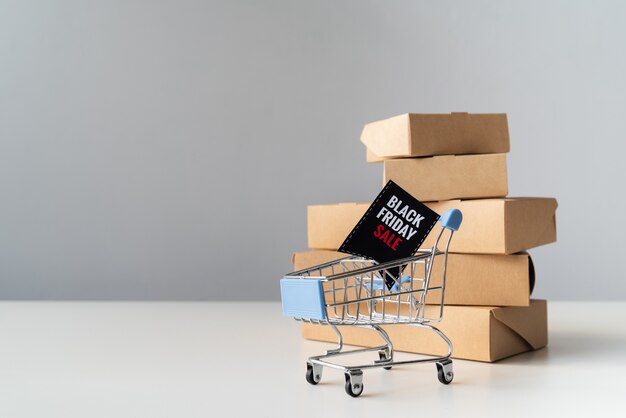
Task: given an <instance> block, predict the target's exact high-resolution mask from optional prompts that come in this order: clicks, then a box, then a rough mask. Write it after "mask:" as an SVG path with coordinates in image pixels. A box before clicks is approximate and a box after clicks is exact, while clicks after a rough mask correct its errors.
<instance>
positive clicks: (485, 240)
mask: <svg viewBox="0 0 626 418" xmlns="http://www.w3.org/2000/svg"><path fill="white" fill-rule="evenodd" d="M369 205H370V204H369V203H339V204H332V205H313V206H309V207H308V210H307V231H308V245H309V248H311V249H319V250H337V249H338V248H339V246H341V244H342V243H343V241H344V240H345V238H346V237H347V236H348V234H349V233H350V231H351V230H352V228H354V226H355V225H356V224H357V223H358V221H359V220H360V219H361V217H362V216H363V214H364V213H365V211H366V210H367V208H368V207H369ZM426 206H428V207H430V208H431V209H433V210H434V211H435V212H437V213H439V214H440V215H441V214H443V213H444V212H445V211H446V210H448V209H450V208H457V209H460V210H461V212H463V223H462V225H461V229H460V230H459V231H458V232H456V233H455V234H454V237H453V238H452V242H451V243H450V252H455V253H470V254H514V253H517V252H520V251H525V250H528V249H530V248H534V247H538V246H540V245H543V244H548V243H551V242H554V241H556V208H557V202H556V199H553V198H541V197H518V198H503V199H479V200H447V201H442V202H427V203H426ZM438 230H439V226H435V228H433V231H435V233H433V232H431V234H430V235H429V236H428V237H427V238H426V240H425V241H424V244H423V246H422V247H423V248H429V247H432V246H433V244H434V241H435V238H436V236H437V234H436V232H437V231H438Z"/></svg>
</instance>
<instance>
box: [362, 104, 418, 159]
mask: <svg viewBox="0 0 626 418" xmlns="http://www.w3.org/2000/svg"><path fill="white" fill-rule="evenodd" d="M361 142H363V143H364V144H365V146H366V147H367V148H368V149H369V150H370V151H371V152H372V153H373V154H374V155H376V156H378V157H394V156H401V155H408V154H410V151H411V150H410V141H409V114H408V113H405V114H403V115H399V116H394V117H392V118H389V119H385V120H384V121H378V122H371V123H368V124H367V125H365V126H364V127H363V132H361Z"/></svg>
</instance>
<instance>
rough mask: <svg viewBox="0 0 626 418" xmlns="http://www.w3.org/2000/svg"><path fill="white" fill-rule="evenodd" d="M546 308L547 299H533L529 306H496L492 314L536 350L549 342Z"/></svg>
mask: <svg viewBox="0 0 626 418" xmlns="http://www.w3.org/2000/svg"><path fill="white" fill-rule="evenodd" d="M546 309H547V304H546V301H545V300H537V299H533V300H531V302H530V306H529V307H506V308H494V309H493V311H492V312H491V314H492V315H493V317H494V318H495V319H496V320H498V321H500V322H501V323H503V324H504V325H506V326H507V327H509V328H510V329H511V330H512V331H513V332H515V333H516V334H517V335H519V336H520V337H522V338H523V339H524V341H526V342H527V343H528V344H529V345H530V346H531V347H532V348H533V349H535V350H536V349H538V348H541V347H544V346H545V345H546V344H547V323H546V321H545V318H546Z"/></svg>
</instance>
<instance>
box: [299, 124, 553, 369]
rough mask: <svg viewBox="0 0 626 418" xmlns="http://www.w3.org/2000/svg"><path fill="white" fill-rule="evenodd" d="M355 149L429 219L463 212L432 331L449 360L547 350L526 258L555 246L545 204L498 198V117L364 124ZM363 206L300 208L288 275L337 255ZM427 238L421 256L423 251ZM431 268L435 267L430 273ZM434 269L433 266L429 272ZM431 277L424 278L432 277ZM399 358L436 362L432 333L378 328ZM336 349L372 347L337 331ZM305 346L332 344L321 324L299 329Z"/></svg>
mask: <svg viewBox="0 0 626 418" xmlns="http://www.w3.org/2000/svg"><path fill="white" fill-rule="evenodd" d="M361 141H362V142H363V143H364V144H365V146H366V147H367V160H368V161H369V162H382V164H383V166H384V181H383V184H384V183H386V182H387V181H388V180H393V181H394V182H396V183H397V184H399V185H400V186H401V187H402V188H404V189H405V190H407V191H408V192H409V193H411V194H412V195H413V196H414V197H416V198H417V199H419V200H421V201H422V202H424V203H425V204H426V205H427V206H429V207H430V208H431V209H433V210H434V211H435V212H437V213H439V214H442V213H444V212H445V211H446V209H448V208H458V209H460V210H461V211H462V212H463V224H462V226H461V229H460V230H459V231H458V232H457V233H456V234H455V235H454V238H453V239H452V242H451V245H450V255H449V258H448V270H447V281H446V294H445V305H446V306H445V308H444V313H443V320H442V322H441V323H440V324H439V328H440V329H441V330H442V331H443V332H444V333H445V334H446V335H447V336H448V337H449V338H450V339H451V340H452V343H453V345H454V353H453V357H456V358H464V359H471V360H481V361H496V360H499V359H501V358H504V357H508V356H511V355H514V354H518V353H522V352H525V351H529V350H534V349H538V348H541V347H544V346H545V345H546V344H547V339H548V335H547V334H548V333H547V306H546V301H545V300H532V299H530V294H531V292H532V290H533V286H534V282H535V271H534V267H533V262H532V260H531V258H530V255H529V254H528V253H527V252H526V250H528V249H530V248H533V247H537V246H539V245H543V244H548V243H551V242H554V241H555V240H556V220H555V212H556V207H557V202H556V200H555V199H552V198H529V197H518V198H509V197H505V196H507V194H508V186H507V172H506V153H507V152H508V151H509V133H508V124H507V117H506V114H468V113H452V114H441V115H434V114H405V115H400V116H396V117H393V118H390V119H386V120H382V121H378V122H373V123H370V124H367V125H366V126H365V128H364V129H363V133H362V135H361ZM368 207H369V203H340V204H333V205H315V206H309V208H308V245H309V248H310V249H311V250H313V251H308V252H302V253H296V254H294V256H293V263H294V268H295V269H296V270H299V269H303V268H307V267H311V266H313V265H317V264H321V263H324V262H327V261H331V260H335V259H338V258H342V257H344V256H346V255H345V254H342V253H339V252H337V251H336V250H337V248H339V246H340V245H341V244H342V242H343V240H344V239H345V238H346V236H347V235H348V234H349V233H350V231H351V230H352V228H353V227H354V226H355V225H356V224H357V222H358V221H359V219H360V218H361V217H362V216H363V214H364V213H365V211H366V209H367V208H368ZM434 235H435V234H431V236H429V237H428V238H427V239H426V241H425V242H424V244H423V246H422V247H423V248H428V247H430V246H432V245H433V239H434ZM435 266H436V265H435ZM439 268H441V266H439ZM440 273H441V272H440V271H436V270H435V271H433V275H434V276H433V277H439V276H440ZM385 329H386V330H387V332H388V333H389V335H390V337H391V338H392V340H393V341H394V347H395V348H396V349H397V350H400V351H408V352H414V353H423V354H439V353H442V351H445V345H444V344H443V342H442V341H440V340H439V339H438V338H437V337H436V336H434V334H432V333H428V332H425V331H423V330H421V329H418V328H416V327H411V326H410V325H393V326H388V327H385ZM342 333H343V335H344V342H345V343H346V344H353V345H363V346H374V345H379V344H380V343H381V342H380V341H379V339H378V337H377V335H376V334H375V333H374V332H372V331H370V330H367V329H363V328H356V327H342ZM303 335H304V337H305V338H308V339H314V340H321V341H336V336H335V334H334V333H333V332H332V330H331V329H330V327H327V326H320V325H312V324H303Z"/></svg>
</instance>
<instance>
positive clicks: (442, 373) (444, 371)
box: [436, 360, 454, 385]
mask: <svg viewBox="0 0 626 418" xmlns="http://www.w3.org/2000/svg"><path fill="white" fill-rule="evenodd" d="M436 364H437V377H438V378H439V381H440V382H441V383H443V384H444V385H448V384H450V382H452V379H454V371H452V360H446V361H442V362H438V363H436Z"/></svg>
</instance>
